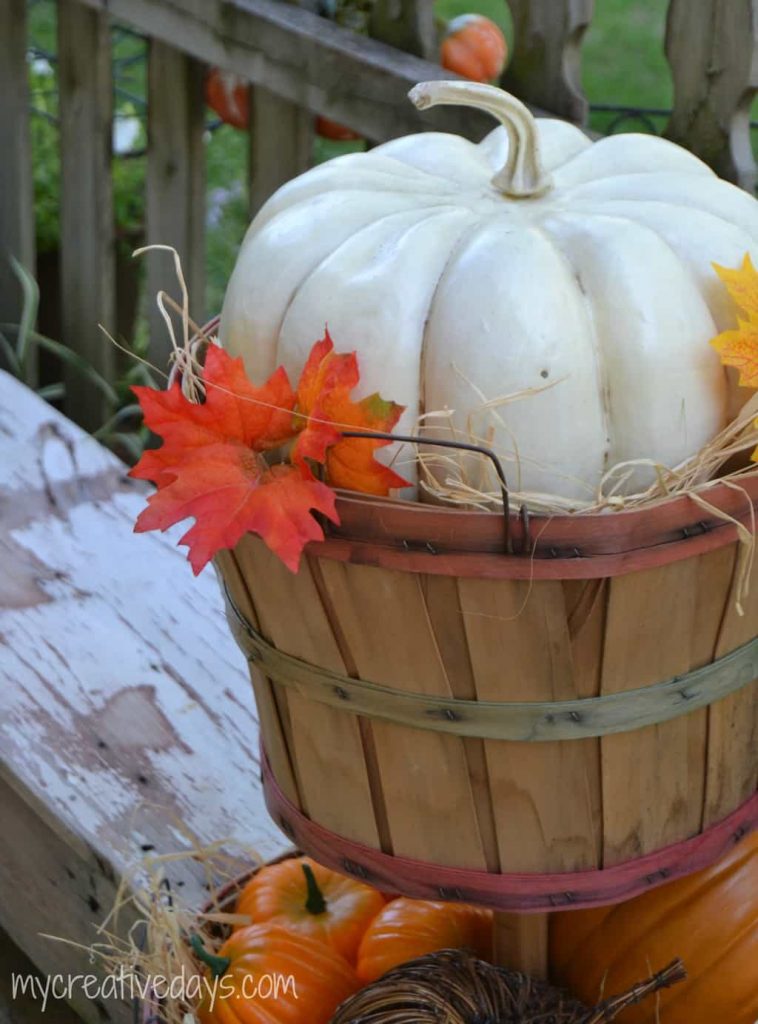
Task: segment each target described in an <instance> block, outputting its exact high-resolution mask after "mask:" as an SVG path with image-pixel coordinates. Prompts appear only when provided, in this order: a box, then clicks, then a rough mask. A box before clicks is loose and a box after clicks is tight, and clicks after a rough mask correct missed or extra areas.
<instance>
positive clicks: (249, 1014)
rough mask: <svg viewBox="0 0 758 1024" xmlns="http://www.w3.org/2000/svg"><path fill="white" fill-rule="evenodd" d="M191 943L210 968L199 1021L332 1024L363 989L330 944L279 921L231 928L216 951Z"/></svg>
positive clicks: (212, 1023)
mask: <svg viewBox="0 0 758 1024" xmlns="http://www.w3.org/2000/svg"><path fill="white" fill-rule="evenodd" d="M192 946H193V949H194V951H195V954H196V955H197V957H198V959H200V960H201V961H203V962H204V963H206V964H207V965H208V968H209V977H208V979H207V980H208V982H209V984H208V986H207V988H206V994H205V996H204V999H203V1001H202V1003H201V1005H200V1007H199V1010H198V1017H199V1018H200V1022H201V1024H328V1022H329V1021H330V1020H331V1018H332V1014H333V1013H334V1011H335V1010H336V1009H337V1007H338V1006H339V1004H340V1003H341V1002H342V1001H343V1000H344V999H347V997H348V996H350V995H352V994H353V992H355V991H357V989H358V987H359V984H358V979H357V978H356V976H355V972H354V971H353V969H352V967H350V965H349V964H348V962H347V961H346V960H345V959H344V957H341V956H340V955H339V953H337V952H335V950H333V949H332V948H331V947H330V946H327V945H326V944H325V943H323V942H319V941H318V940H317V939H312V938H309V937H308V936H307V935H297V934H295V933H294V932H290V931H287V929H286V928H282V927H280V926H279V925H275V924H257V925H255V924H254V925H250V927H249V928H241V929H239V930H238V931H236V932H233V934H232V935H231V937H230V938H228V939H227V940H226V942H225V943H224V944H223V946H222V947H221V949H219V951H218V953H217V954H210V953H208V952H206V950H205V949H204V946H203V943H202V942H201V941H200V939H199V938H198V937H197V936H194V937H193V940H192Z"/></svg>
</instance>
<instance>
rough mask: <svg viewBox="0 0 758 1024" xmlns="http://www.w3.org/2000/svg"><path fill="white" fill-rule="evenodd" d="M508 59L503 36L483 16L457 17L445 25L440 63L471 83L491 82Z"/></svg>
mask: <svg viewBox="0 0 758 1024" xmlns="http://www.w3.org/2000/svg"><path fill="white" fill-rule="evenodd" d="M507 56H508V44H507V43H506V41H505V36H504V35H503V33H502V32H501V31H500V29H499V28H498V26H497V25H496V24H495V22H494V21H490V19H489V18H485V17H484V15H483V14H461V15H459V16H458V17H457V18H453V19H452V21H450V22H449V23H448V26H447V29H446V31H445V35H444V37H443V40H442V46H441V47H440V63H441V64H442V66H443V68H447V69H448V71H455V73H456V74H458V75H462V76H463V77H464V78H470V79H471V81H473V82H494V81H495V80H496V79H498V78H499V77H500V75H501V74H502V72H503V68H504V67H505V61H506V58H507Z"/></svg>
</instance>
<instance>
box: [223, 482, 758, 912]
mask: <svg viewBox="0 0 758 1024" xmlns="http://www.w3.org/2000/svg"><path fill="white" fill-rule="evenodd" d="M706 498H707V502H708V504H709V505H710V506H713V508H714V509H718V510H719V511H720V513H722V515H716V514H715V512H714V513H709V512H706V511H704V508H703V506H702V505H701V504H699V503H697V502H695V501H693V500H692V499H691V498H689V497H687V496H683V497H677V498H673V499H671V500H669V501H667V502H663V503H661V504H658V505H656V506H653V507H649V508H647V509H644V510H629V511H622V512H617V513H613V514H604V515H581V516H553V517H536V516H534V517H532V518H531V521H530V520H529V519H528V518H527V517H526V516H522V517H516V516H510V517H509V518H504V517H503V516H502V515H500V514H497V513H484V512H461V511H456V510H452V509H449V508H441V507H436V506H430V505H421V504H413V503H408V502H399V501H393V500H387V499H376V498H368V497H362V496H360V495H355V494H349V495H348V494H342V495H341V496H340V498H339V501H338V510H339V514H340V517H341V526H340V527H339V528H338V529H336V530H334V529H332V530H329V532H328V535H327V539H326V540H325V541H324V542H323V543H321V544H314V545H311V546H310V547H309V548H308V549H306V554H305V556H304V558H303V561H302V566H301V569H300V572H299V573H298V574H297V575H294V574H293V573H291V572H290V571H289V570H288V569H286V568H285V567H284V565H283V564H282V563H281V562H279V561H278V560H277V558H275V557H274V556H273V555H272V554H271V553H270V552H269V551H268V549H267V548H266V546H265V545H264V544H263V542H262V541H260V540H259V539H257V538H256V537H253V536H246V537H245V538H244V539H243V540H242V541H241V542H240V544H239V545H238V546H237V547H236V549H235V550H234V551H232V552H224V553H223V554H222V555H221V556H219V557H218V559H217V566H218V568H219V570H220V573H221V576H222V580H223V584H224V588H225V591H226V595H227V607H228V615H229V621H230V623H231V625H232V628H233V629H234V631H235V635H236V637H237V639H238V642H239V643H240V645H241V647H242V649H243V650H244V652H245V654H246V655H247V657H248V659H249V661H250V665H251V669H252V678H253V686H254V689H255V696H256V700H257V704H258V711H259V717H260V723H261V733H262V741H263V748H264V750H263V758H262V762H263V773H264V782H265V788H266V796H267V800H268V805H269V809H270V810H271V812H272V814H273V816H274V818H275V820H276V821H277V822H278V823H279V824H280V826H281V827H282V828H283V829H284V831H285V832H287V833H288V835H289V836H290V837H291V838H292V840H293V841H294V842H296V844H297V845H298V846H299V847H300V848H301V849H303V850H304V851H305V852H306V853H309V854H311V855H312V856H314V857H315V858H316V859H318V860H319V861H321V862H322V863H325V864H327V865H329V866H331V867H333V868H335V869H337V870H340V871H343V872H347V873H351V874H354V875H358V876H360V877H363V878H365V879H366V880H368V881H370V882H371V883H372V884H374V885H376V886H378V887H379V888H382V889H384V890H388V891H394V890H397V891H401V892H403V893H405V894H406V895H411V896H417V897H425V898H441V899H449V900H455V899H460V900H464V901H467V902H474V903H479V904H483V905H486V906H490V907H493V908H495V909H500V910H513V911H540V910H550V909H556V908H561V907H571V906H576V907H579V906H585V905H590V904H595V903H609V902H613V901H617V900H621V899H626V898H629V897H630V896H633V895H634V894H635V893H637V892H640V891H642V890H644V889H646V888H649V887H650V886H653V885H657V884H659V883H661V882H663V881H665V880H667V879H670V878H674V877H677V876H679V875H682V874H686V873H689V872H691V871H694V870H697V869H699V868H701V867H704V866H705V865H707V864H709V863H711V862H713V861H714V860H716V859H717V858H718V857H719V856H721V855H722V854H723V853H725V852H726V851H727V850H728V849H729V848H730V847H731V845H732V844H734V843H735V842H738V841H739V840H740V838H742V837H743V836H744V835H746V834H747V833H748V832H749V831H750V830H751V829H753V828H754V827H755V826H756V824H757V823H758V798H757V797H756V794H755V790H756V780H757V777H758V745H757V744H756V740H757V739H758V730H757V729H756V722H757V715H758V702H756V687H755V686H754V685H753V684H754V681H755V679H756V677H758V640H757V639H756V633H758V573H757V572H756V571H755V570H753V571H752V585H751V586H750V588H749V592H748V594H747V596H745V597H744V599H743V601H742V608H741V610H742V612H743V614H740V613H739V610H738V602H737V600H736V597H737V588H738V576H739V572H738V569H739V568H740V567H741V566H742V564H743V561H744V560H743V559H741V558H740V542H739V541H738V539H737V531H736V529H735V526H734V525H733V524H731V523H729V522H728V521H727V520H726V518H725V516H728V517H732V518H733V519H736V520H738V521H740V522H743V523H744V524H745V525H746V526H747V528H748V529H749V530H753V529H754V525H753V523H754V520H753V517H754V514H755V507H756V504H757V503H758V473H756V474H751V475H749V476H745V477H743V478H742V479H741V480H740V487H739V488H735V487H732V486H728V485H724V484H719V485H715V486H714V487H712V488H710V489H709V490H708V491H707V494H706Z"/></svg>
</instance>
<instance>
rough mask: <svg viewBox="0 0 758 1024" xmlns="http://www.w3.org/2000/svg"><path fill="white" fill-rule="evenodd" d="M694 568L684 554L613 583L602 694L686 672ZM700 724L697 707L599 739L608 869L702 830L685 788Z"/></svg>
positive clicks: (696, 803)
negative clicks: (678, 715) (692, 747)
mask: <svg viewBox="0 0 758 1024" xmlns="http://www.w3.org/2000/svg"><path fill="white" fill-rule="evenodd" d="M698 565H699V563H698V560H697V559H687V560H685V561H681V562H674V563H672V564H670V565H665V566H661V567H660V568H658V569H652V570H648V571H646V572H643V573H633V574H631V575H628V576H621V577H618V578H616V579H613V580H612V581H611V585H610V589H609V595H608V620H607V626H606V636H605V648H604V654H603V682H602V688H601V689H602V692H603V693H614V692H619V691H621V690H627V689H635V688H638V687H640V686H645V685H650V684H652V683H654V682H656V681H657V680H660V679H662V678H666V677H667V676H673V675H677V674H679V673H682V672H687V671H688V670H689V668H690V659H691V650H692V644H693V637H694V628H695V608H696V588H697V583H698ZM703 729H704V712H703V711H702V710H701V711H695V712H692V713H690V714H688V715H682V716H681V717H679V718H676V719H672V720H670V721H668V722H664V723H662V724H659V725H651V726H647V727H646V728H644V729H639V730H637V731H635V732H630V733H622V734H618V735H615V736H604V737H603V738H602V739H601V750H602V771H603V865H604V866H605V867H609V866H612V865H614V864H619V863H621V862H623V861H625V860H629V859H631V858H633V857H639V856H641V855H643V854H645V853H649V852H651V851H652V850H655V849H657V848H659V847H662V846H666V845H668V844H669V843H673V842H675V841H676V840H677V839H680V838H682V836H688V835H694V834H696V833H697V832H698V831H699V829H700V804H699V801H698V800H697V797H696V798H695V800H690V798H689V793H690V786H691V785H692V773H693V771H694V772H695V773H696V776H698V777H699V773H700V772H701V771H702V766H692V765H690V763H689V755H690V749H691V743H692V740H693V735H695V736H696V735H698V734H699V733H701V732H702V730H703ZM696 785H698V786H699V785H701V783H700V782H699V781H698V782H696Z"/></svg>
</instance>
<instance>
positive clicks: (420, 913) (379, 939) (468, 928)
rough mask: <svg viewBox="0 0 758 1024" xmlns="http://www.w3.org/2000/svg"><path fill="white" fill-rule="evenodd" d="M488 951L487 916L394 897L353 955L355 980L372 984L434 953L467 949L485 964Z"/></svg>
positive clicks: (448, 905)
mask: <svg viewBox="0 0 758 1024" xmlns="http://www.w3.org/2000/svg"><path fill="white" fill-rule="evenodd" d="M491 947H492V913H491V911H489V910H480V909H479V908H478V907H469V906H465V905H462V904H458V903H436V902H434V901H432V900H410V899H406V898H405V897H404V896H399V897H398V898H397V899H394V900H392V901H391V902H390V903H388V904H387V905H386V906H385V907H384V909H383V910H381V911H380V912H379V913H378V914H377V916H376V917H375V918H374V920H373V921H372V922H371V924H370V925H369V926H368V928H367V929H366V934H365V935H364V936H363V941H362V942H361V945H360V949H359V950H358V967H357V970H358V977H359V978H360V979H361V981H363V982H368V981H375V980H376V979H377V978H380V977H381V976H382V975H383V974H385V973H386V972H387V971H389V970H390V969H391V968H392V967H397V966H398V965H399V964H403V963H405V962H406V961H407V960H413V959H414V958H415V957H419V956H424V954H426V953H434V952H436V951H437V950H440V949H469V950H471V951H472V952H473V953H476V954H477V955H478V956H481V957H483V958H487V957H488V956H489V955H490V952H491Z"/></svg>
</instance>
